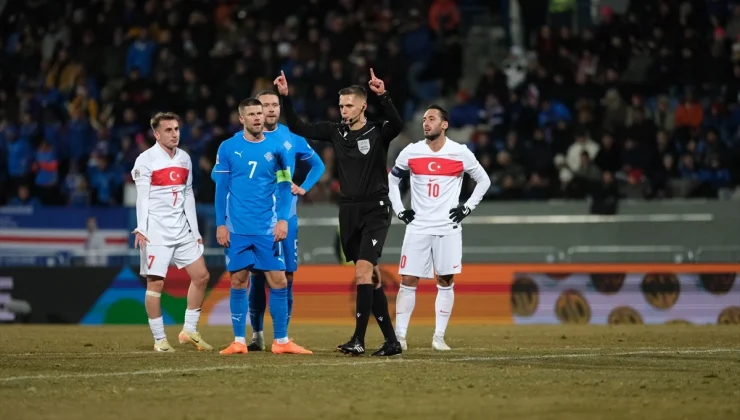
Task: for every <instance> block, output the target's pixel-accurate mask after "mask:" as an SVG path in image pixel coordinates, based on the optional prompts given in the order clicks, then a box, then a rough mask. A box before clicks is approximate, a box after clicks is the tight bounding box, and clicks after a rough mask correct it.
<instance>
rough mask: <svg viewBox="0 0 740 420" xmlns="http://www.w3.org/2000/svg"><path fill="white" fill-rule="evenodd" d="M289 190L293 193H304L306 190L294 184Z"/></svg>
mask: <svg viewBox="0 0 740 420" xmlns="http://www.w3.org/2000/svg"><path fill="white" fill-rule="evenodd" d="M290 192H292V193H293V194H294V195H306V190H304V189H303V188H301V187H299V186H298V185H296V184H293V185H291V186H290Z"/></svg>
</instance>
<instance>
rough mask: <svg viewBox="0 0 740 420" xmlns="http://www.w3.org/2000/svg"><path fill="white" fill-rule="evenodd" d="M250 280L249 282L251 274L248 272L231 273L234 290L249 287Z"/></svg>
mask: <svg viewBox="0 0 740 420" xmlns="http://www.w3.org/2000/svg"><path fill="white" fill-rule="evenodd" d="M248 280H249V273H248V272H247V271H246V270H243V271H237V272H235V273H231V288H232V289H244V288H246V287H247V281H248Z"/></svg>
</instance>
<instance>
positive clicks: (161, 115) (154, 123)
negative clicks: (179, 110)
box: [149, 112, 180, 130]
mask: <svg viewBox="0 0 740 420" xmlns="http://www.w3.org/2000/svg"><path fill="white" fill-rule="evenodd" d="M162 121H177V122H178V123H179V122H180V116H179V115H177V114H175V113H174V112H157V113H156V114H154V116H153V117H152V119H150V120H149V125H150V126H151V127H152V130H156V129H157V128H159V123H161V122H162Z"/></svg>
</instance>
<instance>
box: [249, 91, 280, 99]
mask: <svg viewBox="0 0 740 420" xmlns="http://www.w3.org/2000/svg"><path fill="white" fill-rule="evenodd" d="M265 95H275V96H277V97H278V98H279V97H280V95H278V93H277V92H276V91H275V90H274V89H265V90H261V91H259V92H257V94H256V95H254V97H255V98H257V99H259V98H261V97H263V96H265Z"/></svg>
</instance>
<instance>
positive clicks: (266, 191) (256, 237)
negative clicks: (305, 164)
mask: <svg viewBox="0 0 740 420" xmlns="http://www.w3.org/2000/svg"><path fill="white" fill-rule="evenodd" d="M291 172H292V170H291V165H290V155H289V153H288V152H287V151H286V150H285V147H283V145H282V144H280V143H278V142H276V141H274V139H270V138H265V139H264V140H262V141H259V142H250V141H248V140H246V139H245V138H244V135H243V133H241V132H240V133H237V134H236V135H234V137H232V138H231V139H229V140H226V141H224V142H223V143H222V144H221V146H219V149H218V154H217V155H216V165H215V166H214V167H213V172H212V173H211V177H212V178H213V180H214V181H215V182H216V200H215V206H216V221H217V226H222V225H225V226H226V227H227V228H228V229H229V232H231V239H230V242H231V243H230V245H229V247H228V248H226V249H225V255H226V267H227V269H228V270H229V271H230V272H235V271H240V270H243V269H248V270H258V271H284V270H285V257H284V255H283V249H282V248H283V247H282V243H281V242H274V240H273V236H272V235H273V229H274V227H275V224H276V223H277V221H278V220H285V221H287V220H288V219H289V218H290V217H289V216H290V203H291V200H292V197H291V192H290V186H291V178H292V175H291Z"/></svg>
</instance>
